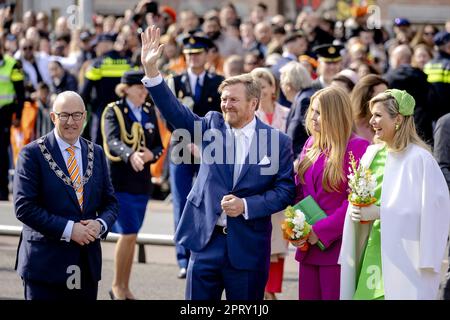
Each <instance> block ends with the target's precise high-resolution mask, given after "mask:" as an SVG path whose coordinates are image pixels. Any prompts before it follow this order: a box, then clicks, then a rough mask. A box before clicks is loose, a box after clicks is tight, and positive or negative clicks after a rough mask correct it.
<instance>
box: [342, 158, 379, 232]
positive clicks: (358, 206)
mask: <svg viewBox="0 0 450 320" xmlns="http://www.w3.org/2000/svg"><path fill="white" fill-rule="evenodd" d="M349 157H350V168H349V171H350V174H349V175H348V176H347V177H348V186H349V188H350V193H349V195H348V201H349V202H350V203H351V205H352V208H351V210H350V211H351V215H352V220H353V221H359V222H360V223H367V222H368V220H374V219H373V218H375V219H376V217H375V216H376V214H378V217H379V209H378V207H376V206H374V205H372V204H373V203H375V202H376V201H377V199H376V198H375V197H374V194H375V187H376V183H377V182H376V180H375V177H374V176H372V174H371V171H370V170H369V169H367V168H365V167H364V166H363V165H362V164H361V162H360V163H359V164H358V165H357V163H356V160H355V157H354V156H353V153H352V152H351V151H350V152H349ZM365 207H368V208H365ZM374 207H376V208H374ZM377 210H378V211H377Z"/></svg>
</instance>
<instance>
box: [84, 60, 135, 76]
mask: <svg viewBox="0 0 450 320" xmlns="http://www.w3.org/2000/svg"><path fill="white" fill-rule="evenodd" d="M131 69H132V67H131V66H130V64H129V63H128V61H127V60H126V59H112V58H110V57H106V58H104V59H103V61H102V62H101V64H100V65H99V66H92V67H91V68H89V70H88V71H87V72H86V78H87V79H89V80H92V81H98V80H101V79H102V78H120V77H122V75H123V74H124V73H125V72H126V71H128V70H131ZM133 69H137V68H133Z"/></svg>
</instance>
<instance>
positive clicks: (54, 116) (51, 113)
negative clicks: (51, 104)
mask: <svg viewBox="0 0 450 320" xmlns="http://www.w3.org/2000/svg"><path fill="white" fill-rule="evenodd" d="M50 119H52V122H53V124H54V125H56V113H54V112H53V111H52V112H50Z"/></svg>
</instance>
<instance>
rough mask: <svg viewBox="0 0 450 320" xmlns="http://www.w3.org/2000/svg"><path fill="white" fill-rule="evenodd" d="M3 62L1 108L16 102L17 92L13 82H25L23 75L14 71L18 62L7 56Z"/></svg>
mask: <svg viewBox="0 0 450 320" xmlns="http://www.w3.org/2000/svg"><path fill="white" fill-rule="evenodd" d="M3 62H4V63H3V65H1V66H0V108H2V107H3V106H6V105H8V104H11V103H13V102H14V97H15V95H16V91H15V90H14V84H13V82H14V81H20V80H23V74H22V73H21V72H20V71H19V70H17V69H14V66H15V64H16V60H14V59H13V58H11V57H9V56H6V55H5V56H3Z"/></svg>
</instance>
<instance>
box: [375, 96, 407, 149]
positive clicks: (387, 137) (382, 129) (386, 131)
mask: <svg viewBox="0 0 450 320" xmlns="http://www.w3.org/2000/svg"><path fill="white" fill-rule="evenodd" d="M370 112H371V113H372V117H371V118H370V121H369V124H370V125H371V126H372V128H373V130H374V131H375V139H378V140H381V141H383V142H385V143H386V144H387V145H390V144H392V142H393V140H394V136H395V125H396V124H397V123H399V122H400V116H399V115H397V116H396V117H393V118H392V117H391V115H390V114H389V113H388V111H387V108H386V107H385V105H384V104H383V103H382V102H376V103H375V104H374V105H373V106H372V108H371V110H370Z"/></svg>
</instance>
